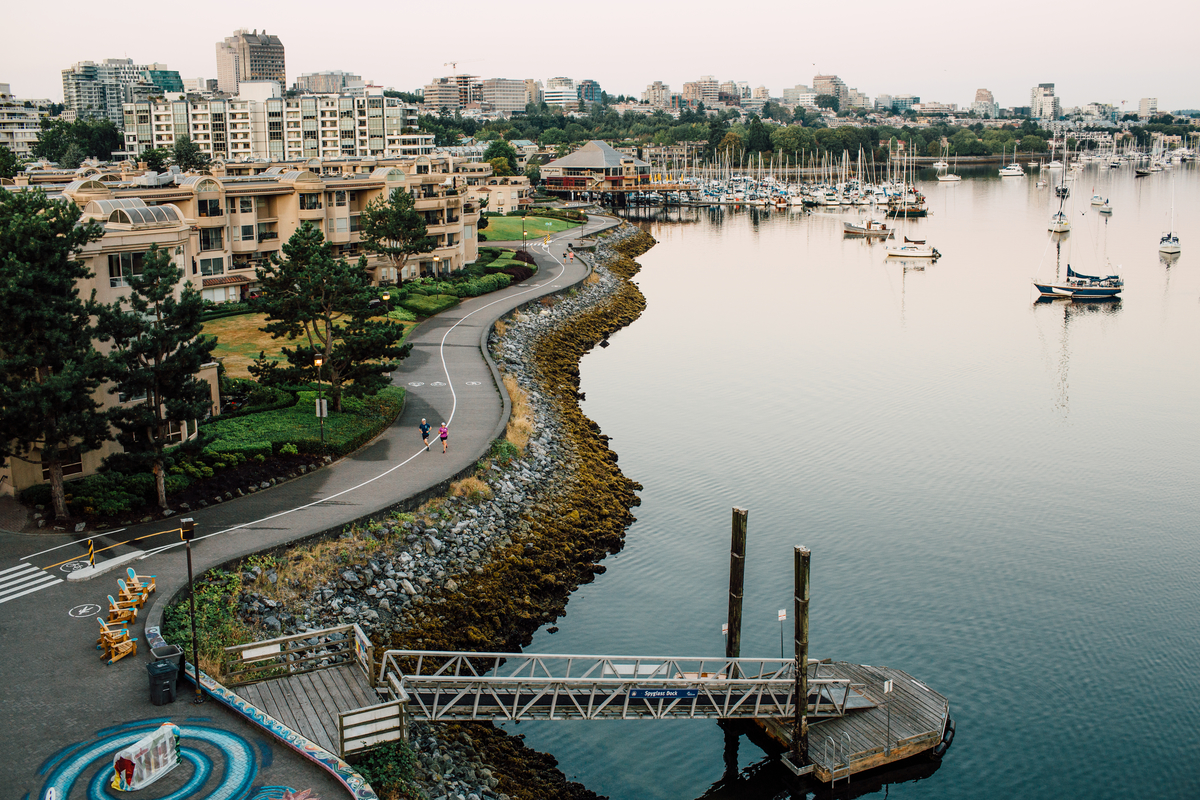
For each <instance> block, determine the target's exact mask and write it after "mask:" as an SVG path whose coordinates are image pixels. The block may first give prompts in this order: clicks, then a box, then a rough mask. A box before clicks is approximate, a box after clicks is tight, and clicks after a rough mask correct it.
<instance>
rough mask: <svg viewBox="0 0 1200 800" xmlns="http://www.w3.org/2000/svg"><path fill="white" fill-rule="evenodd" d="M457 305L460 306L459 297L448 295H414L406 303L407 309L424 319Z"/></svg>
mask: <svg viewBox="0 0 1200 800" xmlns="http://www.w3.org/2000/svg"><path fill="white" fill-rule="evenodd" d="M456 305H458V297H456V296H455V295H447V294H436V295H429V296H426V295H417V294H414V295H413V296H412V297H410V298H408V299H407V300H405V301H404V307H405V308H407V309H408V310H409V311H412V312H413V313H414V314H417V315H418V316H422V317H432V316H433V315H434V314H437V313H439V312H442V311H445V310H446V309H447V308H452V307H454V306H456Z"/></svg>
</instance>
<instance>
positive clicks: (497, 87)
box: [479, 78, 526, 114]
mask: <svg viewBox="0 0 1200 800" xmlns="http://www.w3.org/2000/svg"><path fill="white" fill-rule="evenodd" d="M479 102H480V103H482V104H483V106H484V108H485V109H486V110H490V111H494V112H497V113H502V114H511V113H513V112H521V111H524V110H525V105H526V103H525V81H518V80H510V79H508V78H488V79H487V80H485V81H484V82H483V83H482V85H481V86H480V97H479Z"/></svg>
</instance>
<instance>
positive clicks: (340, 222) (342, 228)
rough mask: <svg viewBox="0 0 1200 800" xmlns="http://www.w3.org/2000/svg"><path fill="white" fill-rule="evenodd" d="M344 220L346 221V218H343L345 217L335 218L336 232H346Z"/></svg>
mask: <svg viewBox="0 0 1200 800" xmlns="http://www.w3.org/2000/svg"><path fill="white" fill-rule="evenodd" d="M346 222H347V220H346V218H345V217H338V218H337V232H338V233H346V230H347V229H346Z"/></svg>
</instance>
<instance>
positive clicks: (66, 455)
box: [42, 447, 83, 481]
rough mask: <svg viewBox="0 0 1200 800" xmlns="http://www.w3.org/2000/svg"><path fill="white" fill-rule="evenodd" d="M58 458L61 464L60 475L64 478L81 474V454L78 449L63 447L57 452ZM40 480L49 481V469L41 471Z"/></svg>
mask: <svg viewBox="0 0 1200 800" xmlns="http://www.w3.org/2000/svg"><path fill="white" fill-rule="evenodd" d="M58 458H59V460H60V461H61V462H62V474H63V475H64V476H67V475H81V474H83V454H82V453H81V452H80V450H79V448H78V447H64V448H63V449H61V450H59V451H58ZM42 480H44V481H48V480H50V469H49V468H48V467H46V468H43V469H42Z"/></svg>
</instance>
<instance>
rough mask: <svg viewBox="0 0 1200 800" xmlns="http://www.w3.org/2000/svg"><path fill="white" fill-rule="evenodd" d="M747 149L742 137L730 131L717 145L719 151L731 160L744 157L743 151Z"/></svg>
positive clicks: (735, 160)
mask: <svg viewBox="0 0 1200 800" xmlns="http://www.w3.org/2000/svg"><path fill="white" fill-rule="evenodd" d="M744 149H745V147H744V145H743V144H742V137H740V136H738V135H737V134H736V133H735V132H733V131H730V132H729V133H727V134H725V136H724V138H722V139H721V144H719V145H718V146H717V152H718V153H720V154H721V155H722V156H724V157H726V158H729V159H730V160H732V161H734V162H737V161H739V160H740V159H741V157H742V151H743V150H744Z"/></svg>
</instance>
